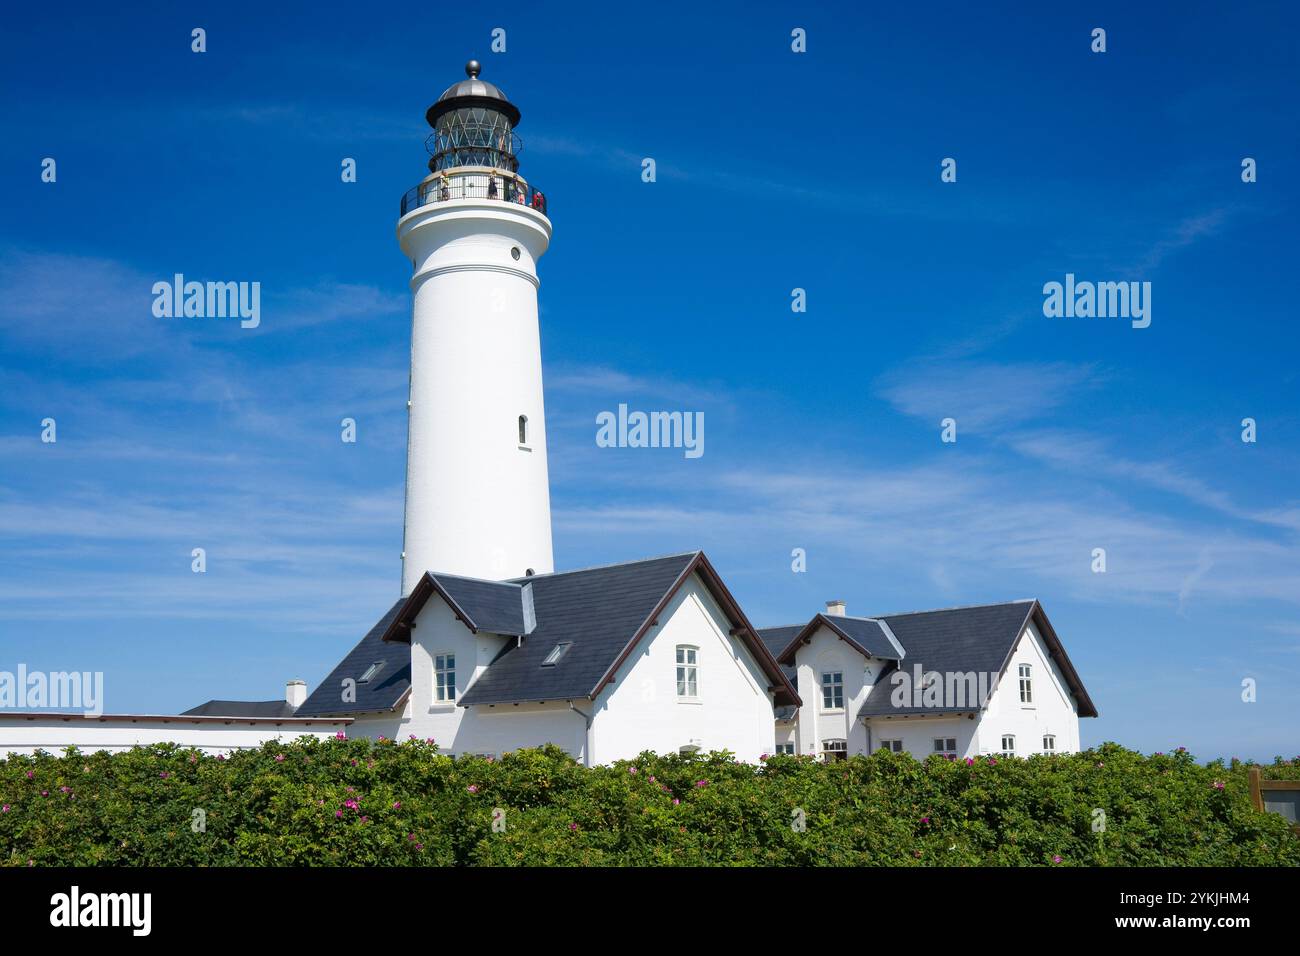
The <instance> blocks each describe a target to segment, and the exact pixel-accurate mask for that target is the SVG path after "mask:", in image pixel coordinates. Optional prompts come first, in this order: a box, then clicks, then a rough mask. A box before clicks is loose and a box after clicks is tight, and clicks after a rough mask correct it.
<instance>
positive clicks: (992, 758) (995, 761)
mask: <svg viewBox="0 0 1300 956" xmlns="http://www.w3.org/2000/svg"><path fill="white" fill-rule="evenodd" d="M997 762H998V758H997V757H990V758H989V765H990V766H991V765H993V764H995V763H997Z"/></svg>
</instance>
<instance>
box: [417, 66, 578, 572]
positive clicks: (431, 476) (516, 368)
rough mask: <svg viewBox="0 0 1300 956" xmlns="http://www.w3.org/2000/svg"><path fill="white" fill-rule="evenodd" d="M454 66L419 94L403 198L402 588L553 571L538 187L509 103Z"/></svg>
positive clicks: (543, 214)
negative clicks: (423, 136) (434, 91)
mask: <svg viewBox="0 0 1300 956" xmlns="http://www.w3.org/2000/svg"><path fill="white" fill-rule="evenodd" d="M479 72H480V66H479V63H478V61H476V60H470V61H469V63H467V64H466V66H465V73H466V76H467V78H466V79H464V80H461V81H460V82H458V83H456V84H454V85H452V86H451V87H450V88H448V89H447V91H446V92H445V93H443V94H442V96H440V97H438V100H437V101H436V102H435V103H434V104H433V105H432V106H430V107H429V109H428V112H427V113H426V114H425V118H426V119H427V120H428V122H429V125H430V126H431V127H433V132H432V133H431V134H430V135H429V138H428V140H427V141H426V146H427V148H428V151H429V153H430V159H429V175H428V176H426V177H425V178H424V179H423V180H422V181H421V182H420V183H419V184H418V185H416V186H415V187H414V188H412V189H411V190H410V191H408V192H407V193H406V195H405V196H403V197H402V204H401V216H400V218H399V219H398V221H397V240H398V243H399V244H400V245H401V248H402V252H403V253H405V254H406V257H407V258H408V259H409V260H410V262H411V266H412V275H411V300H412V301H411V383H410V395H409V401H408V403H407V409H408V412H407V415H408V418H407V449H406V513H405V524H404V533H403V550H402V594H403V595H404V596H405V595H407V594H409V593H410V592H411V589H412V588H413V587H414V586H415V584H416V583H417V582H418V581H419V580H420V578H421V577H422V576H423V575H424V573H425V572H426V571H435V572H443V573H448V574H459V575H464V576H466V577H477V578H488V579H492V580H501V579H505V578H514V577H522V576H524V575H527V574H531V573H533V572H537V573H543V572H548V571H551V570H553V569H554V564H553V557H552V552H551V505H550V490H549V486H548V479H547V468H546V416H545V411H544V408H543V403H542V354H541V338H540V331H539V327H538V318H537V289H538V277H537V262H538V260H539V259H541V257H542V254H543V253H544V252H546V248H547V246H548V244H549V243H550V240H551V221H550V219H549V218H548V217H547V209H546V196H545V194H544V193H543V192H542V191H541V190H540V189H538V188H537V187H536V186H535V185H534V184H531V183H529V182H528V181H527V180H526V179H525V178H524V177H523V176H522V175H520V173H519V160H518V158H517V154H518V152H519V146H520V141H519V137H518V136H517V134H516V133H515V128H516V127H517V126H518V125H519V117H520V114H519V110H518V108H517V107H516V106H515V105H514V104H513V103H511V102H510V100H509V99H508V98H507V97H506V95H505V93H504V92H502V90H501V89H500V88H498V87H497V86H495V85H493V84H492V83H488V82H486V81H485V80H481V79H479Z"/></svg>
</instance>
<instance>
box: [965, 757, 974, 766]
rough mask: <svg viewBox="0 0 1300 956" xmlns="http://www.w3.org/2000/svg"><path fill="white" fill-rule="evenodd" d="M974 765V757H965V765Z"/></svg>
mask: <svg viewBox="0 0 1300 956" xmlns="http://www.w3.org/2000/svg"><path fill="white" fill-rule="evenodd" d="M974 765H975V758H974V757H967V758H966V766H968V767H972V766H974Z"/></svg>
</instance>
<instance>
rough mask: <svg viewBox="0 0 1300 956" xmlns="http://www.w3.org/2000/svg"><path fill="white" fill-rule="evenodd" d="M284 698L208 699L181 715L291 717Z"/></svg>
mask: <svg viewBox="0 0 1300 956" xmlns="http://www.w3.org/2000/svg"><path fill="white" fill-rule="evenodd" d="M295 713H296V711H295V710H294V708H293V707H291V706H290V705H289V702H288V701H286V700H283V699H281V700H210V701H208V702H207V703H205V704H199V706H197V707H191V708H190V709H189V710H186V711H183V712H182V713H181V716H182V717H292V716H293V715H294V714H295Z"/></svg>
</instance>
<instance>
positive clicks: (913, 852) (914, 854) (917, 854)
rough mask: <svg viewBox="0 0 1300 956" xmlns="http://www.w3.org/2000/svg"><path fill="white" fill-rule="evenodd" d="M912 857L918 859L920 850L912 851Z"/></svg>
mask: <svg viewBox="0 0 1300 956" xmlns="http://www.w3.org/2000/svg"><path fill="white" fill-rule="evenodd" d="M912 855H913V856H916V857H918V858H919V857H920V856H921V851H920V850H913V851H912Z"/></svg>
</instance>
